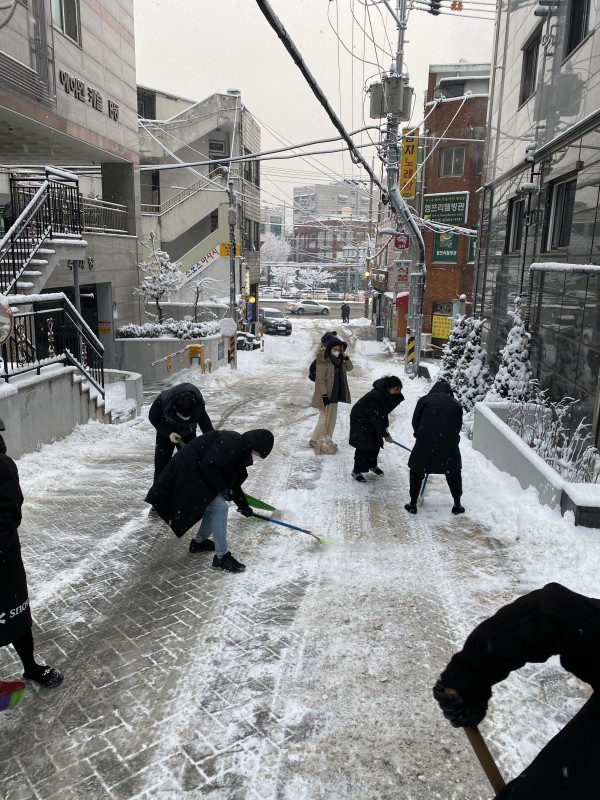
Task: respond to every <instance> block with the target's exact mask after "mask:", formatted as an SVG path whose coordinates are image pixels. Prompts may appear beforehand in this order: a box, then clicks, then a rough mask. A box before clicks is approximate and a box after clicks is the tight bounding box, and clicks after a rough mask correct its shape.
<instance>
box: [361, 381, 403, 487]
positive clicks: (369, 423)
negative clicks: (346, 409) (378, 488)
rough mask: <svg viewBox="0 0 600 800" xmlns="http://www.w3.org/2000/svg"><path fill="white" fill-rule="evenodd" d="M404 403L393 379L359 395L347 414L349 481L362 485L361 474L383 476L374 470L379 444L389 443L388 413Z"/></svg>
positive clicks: (398, 385)
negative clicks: (351, 461) (350, 457)
mask: <svg viewBox="0 0 600 800" xmlns="http://www.w3.org/2000/svg"><path fill="white" fill-rule="evenodd" d="M403 400H404V395H403V394H402V381H401V380H400V378H397V377H396V376H395V375H386V376H385V377H384V378H379V379H378V380H376V381H375V382H374V383H373V388H372V389H371V391H370V392H368V393H367V394H365V395H363V397H361V398H360V400H358V401H357V402H356V403H355V404H354V406H353V407H352V411H351V412H350V445H351V446H352V447H355V448H356V452H355V454H354V470H353V472H352V477H353V478H355V479H356V480H357V481H359V482H360V483H366V480H365V477H364V475H363V473H365V472H369V471H370V472H374V473H375V475H383V470H382V469H380V468H379V467H378V466H377V457H378V455H379V451H380V450H381V448H382V447H383V441H384V439H385V441H386V442H391V441H392V437H391V436H390V433H389V431H388V427H389V424H390V423H389V417H388V415H389V413H390V411H393V410H394V409H395V408H397V407H398V406H399V405H400V403H401V402H402V401H403Z"/></svg>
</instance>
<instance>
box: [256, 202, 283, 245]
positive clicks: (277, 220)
mask: <svg viewBox="0 0 600 800" xmlns="http://www.w3.org/2000/svg"><path fill="white" fill-rule="evenodd" d="M285 211H286V208H285V206H262V207H261V209H260V242H261V244H262V242H263V241H264V237H265V236H266V235H267V234H269V233H270V234H271V235H272V236H277V238H285V234H286V230H285Z"/></svg>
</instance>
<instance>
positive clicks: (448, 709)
mask: <svg viewBox="0 0 600 800" xmlns="http://www.w3.org/2000/svg"><path fill="white" fill-rule="evenodd" d="M446 688H447V687H445V686H443V684H441V683H440V681H438V682H437V683H436V685H435V686H434V687H433V696H434V697H435V699H436V700H437V701H438V703H439V705H440V708H441V709H442V713H443V715H444V716H445V717H446V719H447V720H448V721H449V722H450V724H451V725H452V727H454V728H474V727H475V725H479V723H480V722H481V720H482V719H483V718H484V717H485V714H486V712H487V706H488V704H487V700H469V701H467V700H465V699H464V698H463V697H461V696H460V695H453V694H448V692H447V691H445V690H446Z"/></svg>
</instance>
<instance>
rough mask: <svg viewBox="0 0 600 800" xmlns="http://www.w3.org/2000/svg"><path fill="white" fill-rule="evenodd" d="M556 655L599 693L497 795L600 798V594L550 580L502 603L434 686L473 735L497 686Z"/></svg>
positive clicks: (516, 799)
mask: <svg viewBox="0 0 600 800" xmlns="http://www.w3.org/2000/svg"><path fill="white" fill-rule="evenodd" d="M553 655H558V656H560V663H561V664H562V666H563V667H564V669H566V670H567V672H571V673H572V674H573V675H575V676H576V677H577V678H579V679H580V680H582V681H585V682H586V683H589V684H590V685H591V686H592V688H593V689H594V693H593V694H592V696H591V697H590V698H589V700H588V701H587V702H586V703H585V704H584V705H583V707H582V708H581V709H580V710H579V711H578V713H577V714H576V715H575V716H574V717H573V719H572V720H570V722H568V723H567V724H566V725H565V727H564V728H563V729H562V730H561V731H559V732H558V733H557V734H556V736H555V737H554V738H553V739H551V740H550V741H549V742H548V744H547V745H546V746H545V747H544V748H543V749H542V750H541V751H540V752H539V753H538V755H537V756H536V757H535V759H534V760H533V761H532V763H531V764H530V765H529V766H528V767H526V768H525V769H524V770H523V772H522V773H521V774H520V775H519V776H518V777H517V778H515V779H514V780H512V781H510V783H508V784H506V786H505V787H504V788H496V791H498V794H497V795H496V800H538V799H539V800H597V798H598V797H600V691H599V692H598V694H596V691H597V690H598V689H600V599H595V598H591V597H585V596H584V595H581V594H577V593H576V592H572V591H571V590H570V589H567V588H566V587H565V586H561V585H560V584H558V583H549V584H547V585H546V586H544V587H543V588H542V589H537V590H535V591H533V592H530V593H529V594H526V595H524V596H523V597H520V598H519V599H517V600H515V601H514V602H512V603H509V604H508V605H506V606H503V607H502V608H501V609H500V610H499V611H497V612H496V613H495V614H494V615H493V616H492V617H490V618H489V619H486V620H484V621H483V622H482V623H481V624H480V625H478V626H477V627H476V628H475V629H474V630H473V631H472V632H471V634H470V635H469V636H468V638H467V640H466V642H465V644H464V647H463V649H462V650H461V651H460V652H459V653H456V655H454V656H453V657H452V659H451V660H450V663H449V664H448V666H447V667H446V669H445V670H444V671H443V672H442V674H441V676H440V679H439V681H438V682H437V683H436V685H435V687H434V689H433V695H434V697H435V699H436V700H437V702H438V703H439V705H440V707H441V709H442V711H443V713H444V716H445V717H446V719H448V720H449V721H450V723H451V724H452V725H453V726H454V727H455V728H459V727H463V728H466V729H467V730H466V733H467V734H469V732H470V731H472V729H473V728H474V727H475V726H476V725H478V724H479V723H480V722H481V721H482V719H483V718H484V717H485V715H486V711H487V705H488V700H489V699H490V697H491V696H492V686H493V685H494V684H496V683H499V682H500V681H503V680H504V679H505V678H506V677H507V676H508V675H509V674H510V673H511V672H512V671H513V670H515V669H519V667H522V666H523V665H524V664H526V663H528V662H533V663H541V662H543V661H546V660H547V659H548V658H550V656H553ZM556 702H559V700H558V698H553V702H552V703H551V705H552V706H554V705H555V704H556ZM476 733H477V731H476ZM469 738H471V737H469ZM478 755H479V752H478ZM492 763H493V762H492ZM483 764H484V761H483V760H482V766H483ZM486 772H487V774H488V777H489V778H490V781H491V780H492V779H491V776H490V773H489V771H487V770H486ZM502 784H503V781H502V779H500V783H499V784H498V786H499V787H501V786H502Z"/></svg>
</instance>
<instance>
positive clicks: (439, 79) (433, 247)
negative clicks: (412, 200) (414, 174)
mask: <svg viewBox="0 0 600 800" xmlns="http://www.w3.org/2000/svg"><path fill="white" fill-rule="evenodd" d="M489 80H490V65H489V64H463V63H459V64H444V65H438V64H432V65H430V67H429V83H428V88H427V96H426V101H425V114H426V115H427V113H428V112H431V109H432V103H434V101H436V100H439V99H440V98H442V100H441V102H440V103H439V104H438V105H437V106H436V107H435V108H434V110H433V112H432V113H431V114H430V116H429V117H428V118H427V120H426V122H425V130H424V133H423V134H422V136H421V142H422V144H423V160H424V164H423V173H422V181H423V183H422V196H421V198H420V204H421V205H420V208H421V215H422V216H423V218H424V219H430V220H432V221H435V222H447V223H450V224H456V225H459V226H460V227H465V228H472V229H476V228H477V226H478V224H479V205H480V196H479V194H478V190H479V189H480V188H481V186H482V182H483V175H482V173H483V165H484V139H485V131H486V117H487V107H488V89H489ZM423 239H424V242H425V263H426V265H427V286H426V290H425V297H424V304H423V333H431V334H432V341H433V343H434V344H438V345H439V344H443V342H444V341H445V340H446V339H447V337H448V335H449V333H450V327H451V319H452V316H453V315H455V314H456V313H458V310H459V307H458V298H459V297H460V295H462V294H464V295H466V297H467V313H469V312H470V311H471V309H472V302H473V275H474V266H475V250H476V242H475V239H471V238H469V237H466V236H459V235H456V234H451V233H433V232H431V231H423Z"/></svg>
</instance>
